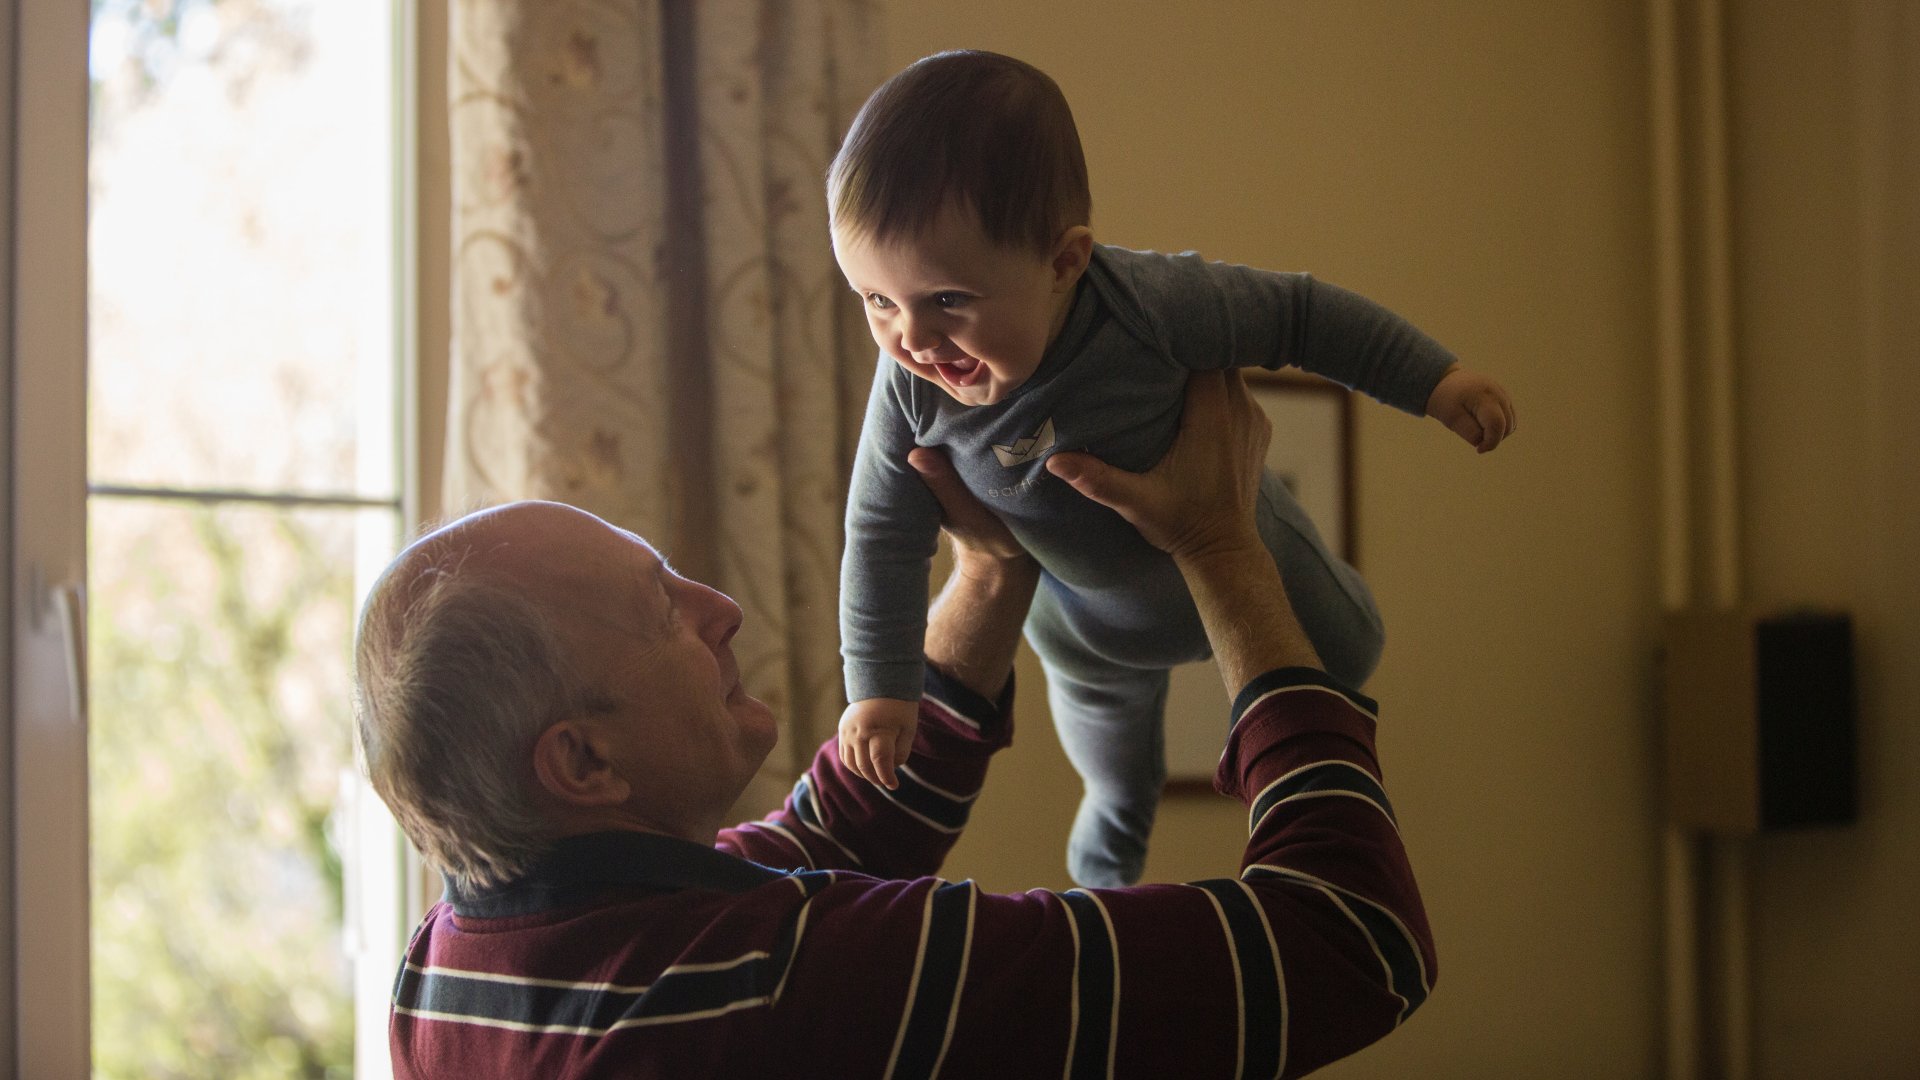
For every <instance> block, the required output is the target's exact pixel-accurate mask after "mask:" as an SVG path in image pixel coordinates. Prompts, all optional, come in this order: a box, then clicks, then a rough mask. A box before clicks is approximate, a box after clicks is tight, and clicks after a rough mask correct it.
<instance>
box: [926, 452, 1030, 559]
mask: <svg viewBox="0 0 1920 1080" xmlns="http://www.w3.org/2000/svg"><path fill="white" fill-rule="evenodd" d="M907 464H908V465H911V466H913V471H914V472H917V473H919V474H920V480H921V482H922V483H925V484H926V485H927V490H928V491H931V492H933V497H934V499H935V500H937V501H938V502H939V503H940V529H941V531H942V532H945V533H946V534H947V538H948V539H950V540H952V541H953V555H954V559H955V561H956V562H959V563H962V564H965V563H969V562H974V563H978V562H980V561H982V560H986V561H990V562H998V563H1018V562H1024V561H1026V560H1027V559H1029V558H1030V556H1029V555H1028V554H1027V549H1026V548H1023V547H1021V546H1020V541H1018V540H1015V539H1014V538H1013V532H1012V530H1010V529H1008V528H1007V523H1006V522H1004V521H1001V520H1000V518H999V517H998V516H996V515H995V514H994V512H993V511H991V510H988V509H987V508H986V507H985V506H983V505H981V502H980V500H979V499H976V498H974V497H973V492H971V491H968V490H967V487H966V485H965V484H963V483H961V482H960V476H959V474H958V473H955V472H954V471H953V463H952V462H951V461H948V460H947V455H946V454H945V453H944V452H942V451H939V450H934V449H930V448H928V447H925V446H916V447H914V448H913V449H912V450H911V451H909V452H908V453H907Z"/></svg>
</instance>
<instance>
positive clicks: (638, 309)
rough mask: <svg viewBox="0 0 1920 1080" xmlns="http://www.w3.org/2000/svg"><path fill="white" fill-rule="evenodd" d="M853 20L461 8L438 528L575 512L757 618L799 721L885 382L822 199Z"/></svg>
mask: <svg viewBox="0 0 1920 1080" xmlns="http://www.w3.org/2000/svg"><path fill="white" fill-rule="evenodd" d="M875 19H876V16H875V14H874V13H873V12H872V10H871V7H870V5H869V4H868V3H863V2H857V0H699V2H698V3H697V4H696V3H694V2H692V0H456V2H455V3H454V4H453V6H452V21H453V25H452V34H451V54H452V56H451V59H452V64H451V66H452V75H451V82H452V86H451V94H452V109H451V117H450V118H451V123H452V128H453V132H452V153H453V173H454V181H453V182H454V222H453V238H454V285H453V288H454V298H453V309H454V311H453V320H454V322H453V331H454V344H453V357H452V371H451V373H450V387H451V389H450V404H449V410H450V415H449V417H448V443H449V445H448V448H447V465H446V490H445V504H444V505H445V506H446V507H447V508H448V509H449V510H450V511H464V510H470V509H474V508H477V507H479V506H483V505H487V504H491V503H495V502H501V501H505V500H510V499H520V498H546V499H557V500H561V501H564V502H569V503H572V504H574V505H577V506H580V507H582V508H584V509H587V510H590V511H592V512H594V513H596V514H599V515H600V516H602V517H604V518H606V519H607V520H609V521H612V522H614V523H616V524H618V525H621V526H624V527H626V528H630V529H632V530H633V531H635V532H637V533H639V534H640V535H642V536H645V537H647V538H648V539H649V540H651V541H653V542H654V543H655V544H656V545H657V546H659V547H660V548H661V549H662V550H663V551H664V552H665V553H666V555H667V556H668V558H670V559H671V560H672V561H673V563H674V564H675V566H676V568H678V569H679V570H680V571H681V572H683V573H686V574H688V575H689V576H691V577H695V578H697V579H699V580H702V581H705V582H707V583H709V584H711V585H713V586H715V587H716V588H719V589H722V590H724V591H725V592H727V593H728V594H730V595H731V596H733V597H734V599H736V600H737V601H739V603H740V606H741V607H742V608H743V609H744V610H745V612H746V623H745V626H744V627H743V628H742V630H741V632H740V634H739V636H738V637H737V639H736V641H735V651H736V653H737V654H738V656H739V659H740V663H741V668H742V671H743V673H744V675H745V678H746V680H747V685H748V687H749V688H750V689H751V690H752V691H753V692H754V693H755V694H757V695H758V696H760V697H761V698H763V699H764V700H766V701H767V703H768V704H769V705H771V706H772V707H773V710H774V713H775V715H776V716H778V717H780V718H781V719H782V721H783V723H784V724H785V728H784V730H783V732H782V742H781V746H782V748H781V749H780V750H777V751H776V752H775V753H774V755H773V757H772V758H771V759H770V760H769V762H768V765H767V768H766V769H765V770H763V772H762V776H761V778H759V779H757V780H756V783H755V786H754V787H753V788H751V789H749V791H748V794H747V797H746V798H745V799H743V802H742V807H741V809H743V810H744V811H745V812H748V813H755V812H759V811H761V810H764V809H767V808H768V807H771V806H772V805H774V804H775V803H776V802H777V800H778V798H779V795H780V794H781V793H783V792H784V789H785V788H786V786H787V785H789V784H790V783H791V782H792V778H793V777H794V776H795V775H796V774H797V772H798V770H799V768H800V767H801V766H802V763H803V762H804V761H805V759H806V756H807V755H808V754H810V753H811V750H812V747H813V745H814V744H815V743H817V742H818V740H819V739H821V738H824V737H825V736H826V735H827V733H829V732H830V731H832V729H833V725H834V722H835V720H836V719H837V718H838V716H839V711H840V708H841V706H842V704H843V702H844V698H843V697H842V692H841V684H840V664H839V657H838V641H839V635H838V631H837V627H836V621H835V607H834V605H835V588H836V582H837V575H838V562H839V553H840V527H841V510H842V506H843V505H844V498H845V485H846V476H847V472H848V469H849V467H850V464H851V460H852V447H853V440H854V436H855V433H856V431H857V428H858V423H859V411H860V409H861V407H862V406H863V405H864V401H865V393H866V387H867V384H868V381H869V378H870V374H871V370H872V369H871V365H872V363H873V346H872V343H871V341H870V339H868V338H867V335H866V331H865V327H864V324H863V323H862V321H861V317H860V314H859V311H858V309H857V306H856V305H854V304H852V303H851V302H850V301H849V300H848V294H846V291H845V287H844V286H843V285H842V283H841V279H840V276H839V272H838V270H837V269H836V268H835V266H834V262H833V256H832V252H831V251H830V249H829V246H828V236H827V225H826V209H825V204H824V195H823V193H822V190H823V182H824V180H823V178H824V176H825V171H826V166H827V162H828V160H829V159H830V158H831V156H832V154H833V150H834V148H835V146H836V145H837V144H838V140H839V136H840V135H841V133H843V132H844V131H845V129H846V125H847V123H848V121H849V120H850V119H851V118H852V113H853V110H855V109H857V108H858V107H859V104H860V102H861V101H862V100H864V98H865V96H866V94H867V92H868V91H869V90H871V88H872V87H873V86H874V85H875V84H876V83H877V82H878V75H879V73H878V70H877V62H876V61H875V59H874V58H875V57H877V55H878V51H877V49H876V48H875V47H874V40H875V37H876V32H877V31H876V27H875V26H874V22H875Z"/></svg>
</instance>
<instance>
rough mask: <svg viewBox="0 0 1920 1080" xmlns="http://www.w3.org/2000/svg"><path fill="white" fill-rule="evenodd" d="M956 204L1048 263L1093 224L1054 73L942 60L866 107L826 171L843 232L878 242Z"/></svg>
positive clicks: (1002, 239) (1011, 62)
mask: <svg viewBox="0 0 1920 1080" xmlns="http://www.w3.org/2000/svg"><path fill="white" fill-rule="evenodd" d="M949 201H952V202H954V203H955V204H956V205H958V206H960V207H963V208H966V209H970V210H972V211H973V212H974V213H975V215H976V216H977V217H978V218H979V222H980V225H981V228H982V229H983V231H984V232H985V233H986V236H987V238H988V239H990V240H992V241H993V242H994V243H996V244H1000V245H1002V246H1004V247H1009V248H1023V249H1027V250H1032V251H1036V252H1040V253H1042V254H1044V253H1045V252H1047V251H1048V250H1049V249H1050V248H1051V247H1052V246H1053V243H1054V241H1055V240H1057V239H1058V238H1059V236H1060V234H1061V233H1062V232H1064V231H1065V230H1067V229H1068V228H1071V227H1072V226H1075V225H1086V224H1088V223H1089V220H1090V217H1091V214H1092V209H1093V205H1092V204H1093V200H1092V197H1091V196H1090V195H1089V194H1088V192H1087V161H1086V158H1085V157H1084V156H1083V155H1082V154H1081V151H1080V133H1079V131H1078V130H1077V129H1076V128H1075V127H1074V125H1073V113H1072V111H1071V110H1069V109H1068V108H1067V99H1066V96H1065V95H1063V94H1062V93H1061V92H1060V87H1059V86H1058V85H1057V84H1056V83H1055V82H1054V81H1053V80H1052V79H1050V78H1048V77H1047V75H1046V73H1045V72H1043V71H1041V70H1040V69H1038V68H1036V67H1034V66H1033V65H1031V64H1027V63H1023V62H1022V61H1019V60H1015V59H1014V58H1013V57H1011V56H1001V55H999V54H998V53H990V52H978V51H974V50H961V51H955V52H943V53H938V54H935V55H933V56H929V57H926V58H925V59H922V60H918V61H915V62H914V63H913V64H912V65H910V66H908V67H907V68H906V70H904V71H902V72H900V73H899V74H897V75H895V76H894V77H893V78H891V79H888V80H887V81H886V82H885V83H883V84H882V85H881V87H880V89H878V90H875V91H874V92H873V96H872V97H869V98H868V99H867V103H866V104H865V105H863V106H861V107H860V114H859V115H858V116H855V117H854V119H853V126H852V127H851V128H850V129H849V130H848V131H847V137H846V140H845V141H844V142H842V143H841V144H840V152H839V153H838V154H837V155H835V156H834V159H833V164H832V166H830V167H829V168H828V170H827V212H828V214H829V219H830V220H831V222H832V223H833V225H834V227H835V228H838V229H844V230H847V231H849V232H851V233H852V234H854V235H857V236H861V237H864V238H866V239H868V240H871V241H887V240H893V239H897V238H900V237H903V236H913V235H915V234H917V233H919V232H921V231H923V230H925V229H926V228H928V227H929V226H931V225H932V224H933V222H934V220H935V219H936V218H937V217H938V216H939V214H940V211H941V210H942V208H943V207H944V206H945V205H946V204H947V203H948V202H949Z"/></svg>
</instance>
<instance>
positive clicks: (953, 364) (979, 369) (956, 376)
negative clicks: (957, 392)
mask: <svg viewBox="0 0 1920 1080" xmlns="http://www.w3.org/2000/svg"><path fill="white" fill-rule="evenodd" d="M932 366H933V369H934V370H935V371H938V372H939V373H940V378H941V380H942V381H944V382H945V383H946V384H947V385H948V386H951V387H953V388H955V389H964V388H966V387H969V386H972V385H973V384H974V383H977V382H979V381H980V380H981V378H982V377H984V376H985V375H986V373H987V366H986V365H985V364H982V363H981V362H980V361H979V360H977V359H975V358H973V357H971V356H961V357H959V358H957V359H954V360H943V361H938V362H936V363H934V364H933V365H932Z"/></svg>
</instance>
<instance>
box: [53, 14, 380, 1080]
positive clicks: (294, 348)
mask: <svg viewBox="0 0 1920 1080" xmlns="http://www.w3.org/2000/svg"><path fill="white" fill-rule="evenodd" d="M396 2H398V0H93V27H92V45H91V51H90V68H91V76H92V118H91V124H90V139H89V141H90V159H91V160H90V177H89V192H88V197H89V204H90V206H89V240H88V257H89V264H90V278H91V280H90V286H89V288H90V293H89V307H90V313H89V325H88V336H89V346H88V349H89V361H88V364H89V371H88V430H89V435H88V439H89V446H88V455H89V465H88V470H89V489H90V492H91V494H90V496H89V510H88V531H89V564H90V568H91V569H90V574H91V580H90V582H89V596H90V600H89V605H90V607H89V616H90V618H89V628H90V629H89V640H88V646H89V649H90V654H91V662H90V672H91V679H92V683H91V701H92V710H91V727H90V732H89V747H88V753H89V757H90V770H91V780H90V784H91V800H92V801H91V810H90V816H91V822H90V831H91V860H92V913H91V919H92V940H93V950H92V951H93V959H92V988H93V1057H94V1072H95V1075H96V1076H98V1077H112V1078H119V1077H128V1078H132V1077H140V1078H161V1077H195V1078H201V1077H231V1078H249V1080H250V1078H261V1080H265V1078H280V1077H346V1076H351V1075H353V1074H354V1050H355V1048H354V1029H355V1023H354V1015H355V1014H354V1000H353V999H354V987H355V980H354V975H353V968H352V964H351V962H350V957H349V953H348V937H349V936H350V934H349V925H348V924H349V922H350V921H351V912H350V905H349V904H348V903H347V902H346V901H345V900H344V899H343V897H344V896H345V892H344V891H343V879H344V878H345V877H347V876H350V875H349V873H348V872H349V871H350V870H351V869H352V861H353V859H354V857H355V856H354V852H353V848H354V845H353V843H352V842H351V840H350V838H351V836H352V835H353V828H352V823H351V822H350V821H348V820H346V819H345V818H343V814H342V810H341V805H340V804H341V801H342V800H341V794H342V792H343V791H350V790H351V789H352V784H351V783H350V782H346V781H343V776H344V775H345V774H346V773H347V771H348V770H350V769H351V768H352V764H353V755H352V743H351V736H350V722H351V715H352V706H351V700H350V690H349V671H350V652H351V641H352V633H353V623H354V617H355V614H356V611H357V605H358V602H359V598H360V594H361V590H362V588H363V587H364V584H365V582H366V578H367V574H368V568H369V567H377V566H378V565H379V563H380V562H382V561H384V557H385V556H386V555H387V554H389V553H390V552H391V551H392V550H393V548H394V546H395V544H396V542H397V540H398V539H399V536H400V532H401V506H400V497H399V464H398V446H399V442H398V424H397V417H398V415H399V414H398V409H397V408H396V401H397V400H398V398H397V389H396V388H397V386H398V385H399V379H398V371H399V368H398V364H399V359H398V358H399V357H400V356H401V354H402V353H401V350H400V349H399V348H398V347H397V345H396V342H397V341H398V335H397V334H396V332H395V326H396V300H395V297H396V295H397V293H396V289H395V281H396V271H395V266H396V257H395V250H396V248H395V243H396V240H395V238H396V236H397V235H398V230H397V229H396V227H395V211H394V206H395V195H394V193H395V190H396V188H395V179H394V178H395V176H396V172H395V168H394V164H393V163H394V161H395V146H394V134H393V133H394V131H395V120H394V117H395V115H396V109H395V99H394V87H395V86H396V85H397V81H396V79H395V77H394V75H395V67H394V63H395V62H394V56H395V52H394V33H393V27H394V25H395V24H394V19H393V10H394V8H393V5H394V4H395V3H396ZM348 801H351V800H348ZM390 970H391V969H389V972H390ZM389 977H390V974H389Z"/></svg>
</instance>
